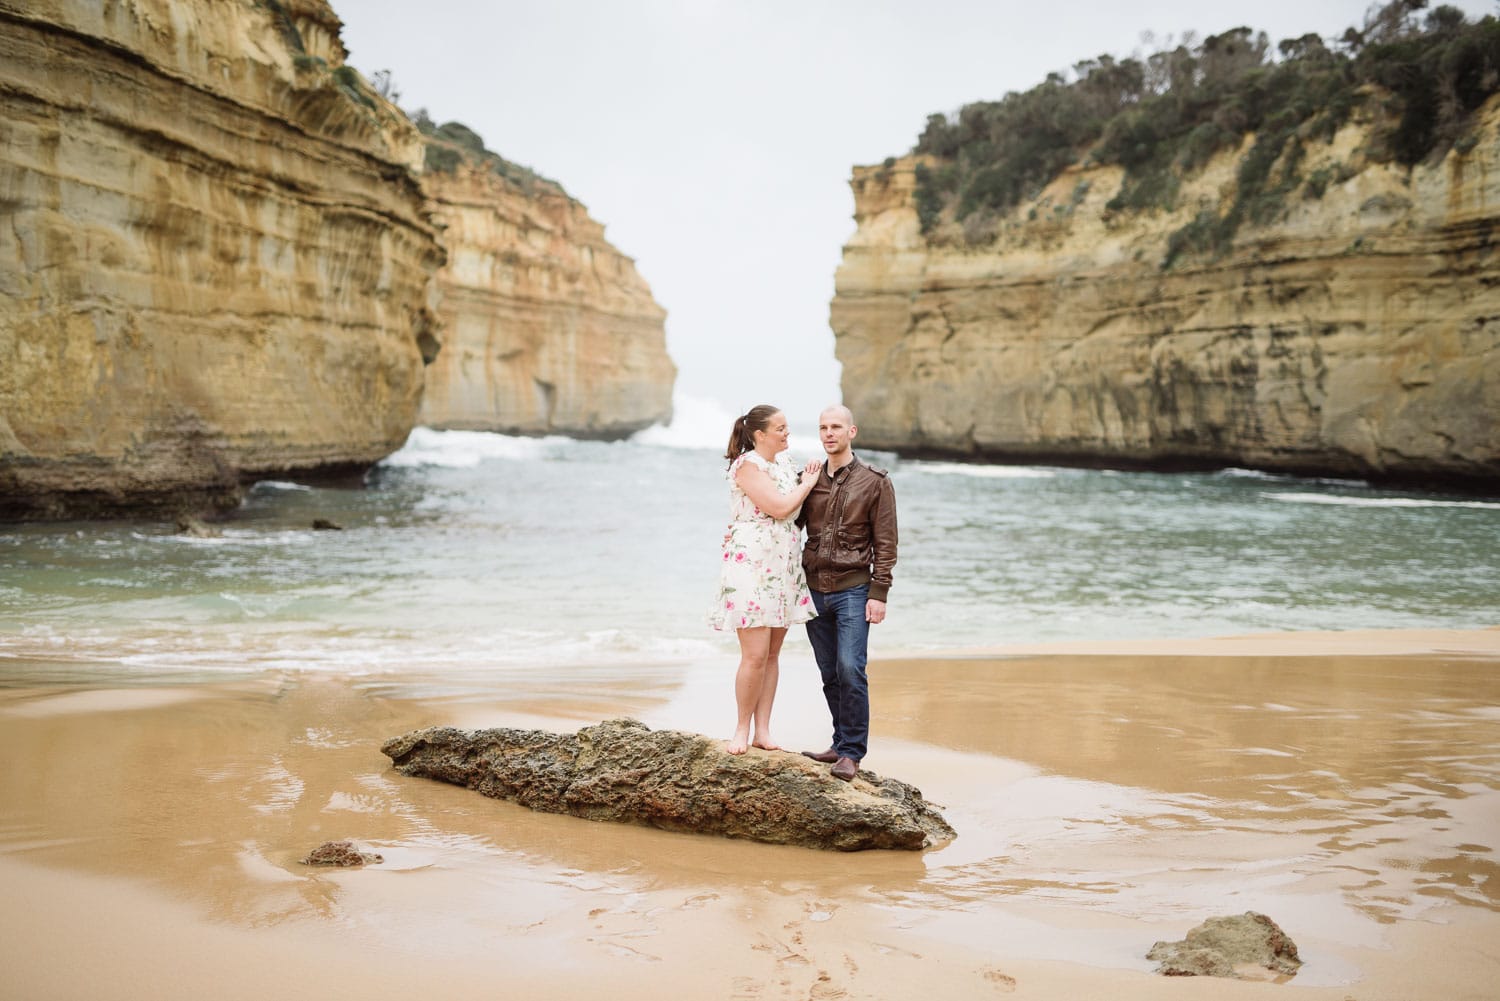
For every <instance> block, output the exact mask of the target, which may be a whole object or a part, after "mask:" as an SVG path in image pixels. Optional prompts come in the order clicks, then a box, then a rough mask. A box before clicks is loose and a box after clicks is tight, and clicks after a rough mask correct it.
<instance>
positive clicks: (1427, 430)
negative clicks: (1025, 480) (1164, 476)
mask: <svg viewBox="0 0 1500 1001" xmlns="http://www.w3.org/2000/svg"><path fill="white" fill-rule="evenodd" d="M1371 127H1372V123H1371V121H1370V120H1368V118H1362V117H1361V116H1358V115H1356V116H1355V117H1354V118H1352V119H1351V120H1350V121H1349V122H1348V124H1346V125H1345V126H1344V127H1343V128H1342V129H1341V130H1340V131H1339V132H1338V133H1337V134H1336V135H1335V136H1334V137H1333V139H1332V141H1331V142H1327V143H1323V144H1321V145H1316V146H1314V147H1312V148H1310V149H1309V152H1308V158H1307V161H1306V162H1305V164H1303V166H1302V169H1303V171H1304V173H1311V172H1315V171H1317V170H1319V169H1324V170H1325V174H1324V176H1332V177H1334V178H1335V180H1334V182H1333V183H1330V184H1329V185H1328V186H1327V188H1326V190H1323V191H1322V192H1321V194H1320V197H1311V196H1308V197H1302V198H1298V199H1294V200H1292V201H1291V202H1289V203H1288V208H1287V210H1286V211H1285V213H1284V214H1282V216H1281V217H1280V218H1278V219H1276V220H1274V221H1272V222H1269V223H1266V224H1262V225H1246V226H1242V227H1241V229H1240V230H1239V232H1238V233H1237V234H1236V236H1235V238H1234V241H1233V244H1232V246H1231V247H1230V248H1228V250H1227V251H1226V252H1224V253H1222V254H1221V255H1218V256H1207V255H1204V256H1199V257H1188V258H1185V259H1178V260H1175V261H1172V262H1171V263H1170V266H1164V263H1165V262H1166V261H1167V260H1168V256H1169V248H1168V241H1169V236H1170V234H1172V233H1174V232H1177V231H1179V230H1181V228H1182V227H1184V225H1186V224H1187V223H1189V222H1190V221H1191V220H1192V219H1193V218H1194V217H1195V215H1196V214H1198V213H1201V212H1203V211H1204V209H1205V207H1206V208H1208V209H1210V210H1214V209H1215V208H1216V207H1218V206H1221V205H1223V204H1224V203H1226V201H1227V200H1228V199H1230V198H1231V197H1232V196H1233V191H1234V186H1235V180H1236V176H1237V175H1236V167H1237V164H1238V163H1239V162H1240V157H1241V156H1242V155H1243V153H1244V152H1245V150H1246V149H1248V148H1249V145H1250V143H1251V142H1252V141H1253V137H1247V138H1246V139H1245V140H1244V142H1243V144H1242V145H1241V146H1240V148H1238V149H1232V150H1228V151H1225V152H1222V153H1220V154H1219V155H1218V156H1217V157H1216V158H1214V159H1213V160H1211V161H1210V162H1209V163H1208V165H1207V166H1206V167H1205V168H1204V169H1202V170H1200V171H1198V172H1197V173H1195V174H1193V175H1192V176H1190V177H1189V178H1187V179H1186V180H1185V181H1184V188H1183V191H1182V193H1181V195H1180V197H1179V198H1178V202H1177V206H1176V208H1175V209H1171V210H1163V211H1153V212H1128V211H1127V212H1121V211H1118V210H1116V209H1114V208H1111V207H1110V206H1109V202H1110V200H1111V197H1112V196H1113V195H1114V194H1115V193H1116V192H1118V191H1119V190H1120V188H1121V178H1122V170H1121V168H1120V167H1117V166H1094V167H1086V166H1074V167H1071V168H1069V169H1067V170H1065V171H1063V173H1062V174H1061V175H1060V176H1058V177H1057V178H1056V179H1055V180H1054V181H1052V183H1051V184H1050V185H1048V186H1047V187H1046V189H1045V190H1043V191H1041V193H1040V194H1039V195H1037V196H1036V197H1035V198H1033V199H1029V200H1025V201H1023V202H1022V203H1021V204H1020V205H1018V206H1016V207H1015V208H1014V209H1013V210H1011V211H1010V212H1009V213H1008V214H1006V215H1005V216H1004V217H1003V218H1000V219H998V220H997V221H996V224H995V227H994V233H993V238H992V239H989V240H987V241H983V242H981V243H980V244H978V245H970V244H966V243H965V241H963V240H951V239H943V238H942V236H941V234H940V233H938V232H933V233H930V234H927V235H924V234H923V232H922V228H921V225H920V223H919V218H918V210H917V204H916V202H915V201H914V188H915V182H914V171H915V169H916V166H917V163H918V162H919V160H920V159H921V158H920V157H906V158H903V159H900V160H896V161H888V162H887V164H886V165H885V166H879V167H864V168H856V170H855V172H854V177H853V182H852V183H853V189H854V196H855V219H856V221H857V223H858V229H857V231H856V233H855V234H854V235H853V237H852V238H851V239H850V240H849V242H848V244H847V245H846V246H845V248H844V257H843V262H842V264H841V266H840V267H839V269H838V273H837V278H836V292H835V297H834V300H833V303H832V316H831V322H832V326H833V329H834V333H835V336H836V353H837V356H838V358H839V360H840V361H841V362H842V363H843V394H844V399H845V400H846V401H847V402H848V404H849V405H850V407H852V408H853V410H854V412H855V415H856V418H857V420H858V423H859V428H860V441H861V443H862V444H865V445H867V446H871V447H880V448H889V449H896V450H903V451H908V452H916V453H921V452H928V453H942V454H949V455H958V456H968V457H976V458H984V459H993V460H998V461H1009V462H1022V461H1055V462H1065V463H1080V464H1098V465H1114V466H1125V467H1131V466H1136V467H1153V468H1174V467H1212V466H1221V465H1235V466H1246V467H1254V468H1261V469H1266V470H1278V471H1285V472H1293V473H1309V474H1325V475H1328V474H1331V475H1339V476H1355V477H1371V478H1389V479H1397V480H1403V481H1409V482H1414V483H1419V484H1420V483H1432V484H1437V483H1447V484H1454V485H1470V486H1477V487H1480V488H1482V489H1493V488H1496V487H1500V417H1497V415H1500V258H1497V255H1496V252H1495V249H1494V245H1493V235H1492V234H1493V230H1494V227H1495V226H1496V225H1497V223H1500V102H1495V101H1492V102H1491V103H1489V104H1488V105H1486V106H1485V108H1484V109H1483V110H1482V112H1481V114H1480V115H1479V117H1478V120H1477V121H1476V122H1475V124H1474V126H1473V131H1472V133H1471V137H1472V139H1473V141H1472V142H1465V143H1462V144H1459V146H1456V147H1455V148H1453V149H1451V150H1449V151H1448V152H1447V154H1446V155H1445V156H1443V157H1442V158H1441V159H1440V160H1437V161H1432V160H1429V161H1427V162H1425V163H1423V164H1419V165H1417V166H1415V167H1413V168H1410V169H1408V168H1406V167H1402V166H1399V165H1395V164H1391V163H1380V162H1374V161H1372V160H1368V159H1365V158H1364V157H1363V156H1362V154H1361V150H1363V149H1364V148H1366V145H1367V142H1368V139H1369V130H1370V129H1371ZM1334 167H1336V168H1337V170H1336V171H1335V170H1333V168H1334Z"/></svg>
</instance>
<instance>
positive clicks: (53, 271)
mask: <svg viewBox="0 0 1500 1001" xmlns="http://www.w3.org/2000/svg"><path fill="white" fill-rule="evenodd" d="M340 27H341V26H340V23H339V21H338V19H337V17H335V15H334V14H333V11H332V10H331V9H330V8H329V7H328V5H327V3H325V2H324V0H263V2H257V0H222V2H213V3H208V2H204V0H117V2H111V3H103V4H100V3H84V2H76V0H26V2H19V0H0V133H3V137H0V138H3V141H0V205H3V206H4V215H5V225H4V226H0V292H3V295H0V517H29V516H42V517H59V516H66V515H73V514H85V515H95V514H110V513H120V512H126V511H141V510H151V509H170V510H180V509H183V508H187V507H193V506H197V505H200V504H204V503H216V504H228V503H233V502H234V500H235V499H236V497H237V494H238V490H239V486H240V484H241V483H242V482H244V481H245V480H247V479H253V478H257V477H264V476H272V475H293V476H295V475H301V474H309V473H315V472H327V471H337V470H351V469H360V468H362V467H364V466H367V465H368V464H370V463H372V462H375V461H376V460H378V459H380V458H381V457H382V456H384V455H386V454H388V453H389V452H391V451H393V450H394V449H396V448H398V447H400V445H401V444H402V442H403V441H404V440H405V438H406V435H407V433H408V432H409V431H410V429H411V427H412V425H413V423H414V422H415V419H416V413H417V407H418V404H419V402H420V398H421V391H422V382H423V376H422V369H423V357H422V354H423V351H422V347H423V346H425V347H426V349H427V353H429V354H431V353H432V351H433V350H434V349H435V347H436V340H435V336H434V332H433V329H432V328H433V315H432V303H431V302H430V301H429V299H430V296H431V295H432V294H433V291H432V278H433V275H434V274H435V272H436V271H437V269H438V267H439V266H440V265H441V264H442V262H443V252H442V250H441V248H440V246H439V244H438V241H437V237H436V232H435V230H434V228H433V226H432V223H431V220H430V218H429V215H428V210H427V208H426V203H425V200H424V197H423V194H422V191H421V189H420V185H419V181H418V178H417V170H418V168H419V166H420V163H421V157H422V153H423V145H422V141H421V137H420V135H419V134H418V133H417V131H416V129H415V128H414V127H413V126H412V125H411V124H410V123H409V122H408V121H407V120H406V119H405V117H404V116H403V115H401V114H400V112H399V111H397V110H396V109H395V108H394V106H392V105H390V104H388V103H387V102H385V101H384V100H383V99H381V98H380V97H379V96H377V95H376V94H374V93H372V92H371V91H370V90H369V88H368V87H367V86H365V84H364V82H363V81H362V80H361V79H360V78H359V76H358V74H356V73H354V71H353V70H351V69H349V68H348V67H346V66H344V65H343V60H344V57H345V52H344V49H343V47H342V45H341V44H340V42H339V30H340Z"/></svg>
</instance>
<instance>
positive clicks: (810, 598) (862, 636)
mask: <svg viewBox="0 0 1500 1001" xmlns="http://www.w3.org/2000/svg"><path fill="white" fill-rule="evenodd" d="M857 431H858V428H856V427H855V425H854V415H853V414H852V413H850V412H849V408H848V407H844V406H832V407H829V408H828V409H826V410H824V411H823V412H822V413H821V414H820V415H819V416H818V438H819V439H820V440H821V442H822V444H823V451H824V452H826V453H827V459H826V461H824V460H819V459H812V460H810V461H809V462H808V463H807V465H806V466H805V467H803V468H802V469H801V470H798V469H797V468H796V467H795V466H793V465H792V464H791V463H790V462H789V461H787V460H786V456H785V455H784V454H783V453H785V452H786V448H787V439H788V437H789V432H788V430H787V421H786V415H785V414H783V413H782V412H781V411H780V410H778V409H776V408H775V407H772V406H769V405H765V404H762V405H760V406H758V407H753V408H752V409H751V410H750V412H749V413H747V414H745V415H744V416H743V417H739V418H737V419H736V420H735V422H734V429H733V430H732V431H731V432H730V435H729V447H728V448H727V449H726V450H725V454H724V457H725V458H726V459H728V460H729V479H730V488H729V519H730V520H729V528H728V531H726V533H725V535H724V561H723V569H722V571H721V573H720V578H719V600H718V604H717V605H716V606H715V608H714V611H713V613H712V614H711V616H710V622H711V623H712V625H713V626H714V627H715V628H716V629H723V630H729V629H733V630H735V632H736V634H737V635H738V636H739V641H740V666H739V673H738V674H737V675H736V676H735V682H734V696H735V702H736V704H737V706H738V709H739V719H738V722H737V723H736V725H735V730H734V737H733V739H731V740H730V742H729V747H728V750H729V753H730V754H744V753H745V752H746V751H747V750H749V748H750V747H751V746H754V747H761V748H765V749H766V750H771V751H774V750H779V749H780V747H779V745H778V744H777V743H776V742H775V740H773V739H772V737H771V706H772V704H773V703H774V702H775V701H776V682H777V679H778V677H779V674H780V655H781V644H782V641H783V640H785V639H786V631H787V629H788V628H790V627H791V626H794V625H796V624H797V623H799V622H802V623H806V624H807V638H808V641H809V642H810V643H811V644H812V648H813V656H814V657H816V658H817V661H818V670H819V672H820V673H821V674H822V676H823V696H824V698H826V699H827V700H828V711H829V713H830V714H831V715H832V717H833V742H832V744H831V745H830V746H829V748H828V750H826V751H817V752H814V751H803V752H802V753H803V754H805V755H807V756H808V757H809V758H812V759H813V760H814V761H821V762H823V763H825V764H831V765H832V766H833V768H832V771H831V774H832V775H833V776H834V777H835V778H839V779H843V780H844V781H845V782H848V781H851V780H852V779H853V778H854V776H855V775H856V774H858V772H859V763H860V761H861V760H863V759H864V756H865V748H866V741H867V738H868V735H869V729H870V696H869V683H868V681H867V679H866V675H865V662H866V660H867V656H868V646H869V637H870V626H871V625H874V624H876V623H879V622H881V621H882V620H884V619H885V600H886V595H887V593H888V592H889V591H890V588H891V569H892V568H893V567H894V566H895V565H896V493H895V490H894V489H893V488H892V486H891V481H890V478H889V476H888V475H887V474H886V471H885V470H883V469H876V468H874V467H873V466H867V465H865V464H864V463H863V462H861V461H859V459H858V458H857V457H856V456H855V455H854V451H853V447H852V446H853V442H854V436H855V434H856V433H857ZM802 528H806V529H807V544H806V545H805V546H804V545H803V544H802V533H801V529H802ZM809 584H810V585H811V588H809ZM752 725H753V727H754V736H753V739H752V735H751V728H752Z"/></svg>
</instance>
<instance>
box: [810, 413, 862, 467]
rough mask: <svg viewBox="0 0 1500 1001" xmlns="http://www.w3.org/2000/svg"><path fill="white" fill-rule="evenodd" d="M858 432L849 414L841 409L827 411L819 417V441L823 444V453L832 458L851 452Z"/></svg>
mask: <svg viewBox="0 0 1500 1001" xmlns="http://www.w3.org/2000/svg"><path fill="white" fill-rule="evenodd" d="M857 430H858V428H856V427H855V426H854V422H853V421H851V420H850V419H849V414H848V412H847V411H845V410H842V409H840V408H833V409H830V410H825V411H823V412H822V413H821V414H819V415H818V440H819V441H821V442H822V443H823V451H825V452H827V453H828V454H829V455H831V456H835V455H843V454H844V453H845V452H847V451H849V444H850V442H852V441H854V435H855V432H856V431H857Z"/></svg>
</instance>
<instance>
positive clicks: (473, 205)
mask: <svg viewBox="0 0 1500 1001" xmlns="http://www.w3.org/2000/svg"><path fill="white" fill-rule="evenodd" d="M425 183H426V185H427V190H428V193H429V195H430V196H431V198H432V199H433V203H432V206H433V212H434V215H435V216H436V217H437V219H438V220H439V221H440V223H441V225H442V226H443V227H444V228H443V241H444V243H445V244H446V246H447V248H448V263H447V265H446V266H445V267H444V268H443V269H442V271H441V272H440V273H439V275H438V284H439V288H440V290H441V296H442V297H441V301H440V305H439V310H438V313H439V317H440V320H441V323H442V329H443V333H442V339H443V347H442V350H441V351H440V352H439V354H438V356H437V358H436V360H435V361H434V362H433V364H432V365H431V366H430V367H429V368H428V370H427V392H426V396H425V397H424V399H423V402H422V409H421V415H420V418H419V419H420V422H421V423H422V424H425V425H429V426H432V427H439V428H468V429H473V430H485V431H503V432H506V433H511V434H565V435H571V436H575V437H594V438H618V437H623V436H625V435H628V434H630V433H632V432H634V431H638V430H640V429H641V428H644V427H649V426H650V425H652V424H655V423H658V422H663V423H664V422H667V421H669V420H670V419H671V415H672V382H673V379H674V378H675V376H676V368H675V366H674V365H673V364H672V361H671V359H670V358H669V357H668V356H667V350H666V332H665V327H664V323H665V320H666V313H665V311H664V310H663V309H662V308H661V307H660V306H658V305H657V303H656V301H655V300H654V299H653V298H652V297H651V290H650V288H649V287H647V285H646V282H645V281H644V280H643V279H642V278H641V276H640V275H639V274H638V273H637V272H636V270H635V264H634V263H633V262H632V261H631V259H630V258H628V257H626V256H624V255H623V254H621V253H620V252H619V251H618V250H616V249H615V248H614V247H612V246H610V245H609V244H608V243H607V242H605V239H604V227H603V226H601V225H600V224H599V223H597V222H595V221H594V220H593V219H591V218H589V215H588V212H587V210H586V209H585V208H584V207H583V206H582V205H581V204H579V203H578V202H576V201H574V200H573V199H572V198H570V197H568V195H567V194H566V193H564V192H563V191H561V190H560V189H559V188H557V187H555V186H554V185H551V184H549V183H547V182H545V181H539V182H537V183H535V184H529V185H526V186H525V187H523V186H522V185H520V184H518V183H516V182H514V181H512V180H508V179H506V178H504V177H501V176H499V175H498V174H496V173H495V172H494V171H492V170H489V169H487V168H486V167H484V166H482V165H479V166H476V165H473V164H469V163H464V164H461V165H459V166H458V167H457V169H456V170H455V171H454V172H452V173H443V172H432V173H429V174H428V175H427V176H426V178H425Z"/></svg>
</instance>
